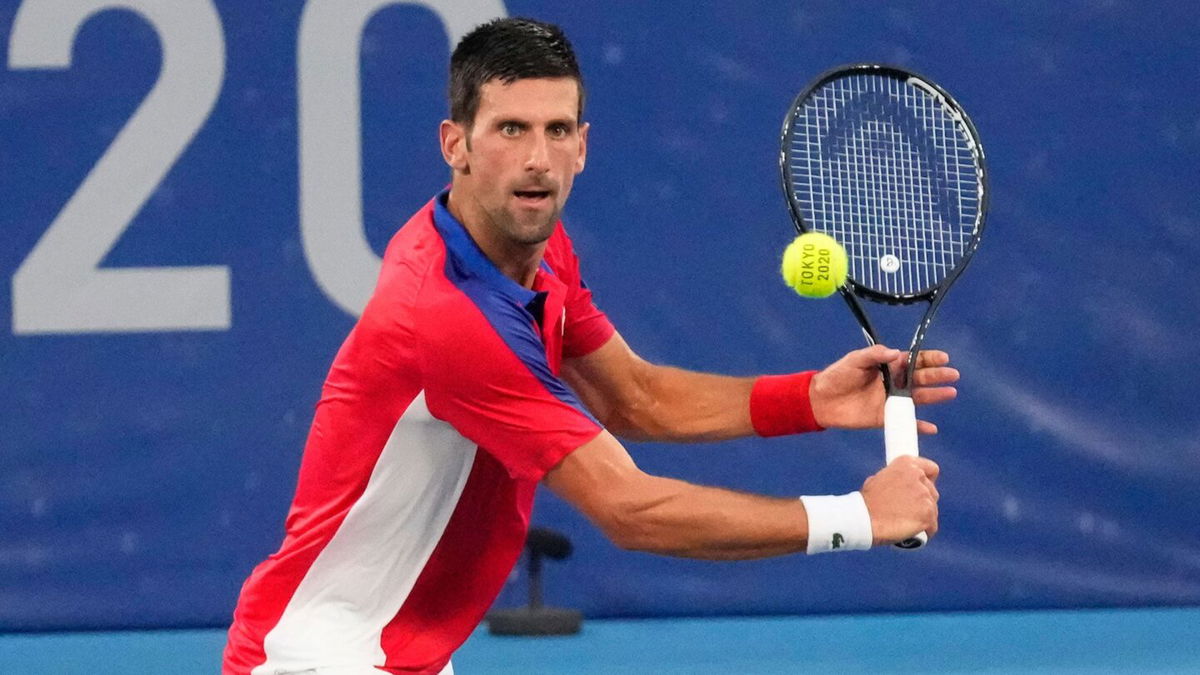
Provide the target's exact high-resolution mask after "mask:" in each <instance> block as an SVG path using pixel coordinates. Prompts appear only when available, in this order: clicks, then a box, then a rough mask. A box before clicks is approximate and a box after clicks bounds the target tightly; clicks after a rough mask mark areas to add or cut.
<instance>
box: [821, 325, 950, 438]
mask: <svg viewBox="0 0 1200 675" xmlns="http://www.w3.org/2000/svg"><path fill="white" fill-rule="evenodd" d="M885 363H886V364H888V368H889V369H890V370H891V372H892V377H893V378H894V381H896V382H897V383H899V382H900V380H902V379H903V378H904V372H905V367H906V366H907V365H908V354H907V353H906V352H902V351H900V350H898V349H889V348H887V347H884V346H883V345H875V346H873V347H867V348H866V349H859V350H856V351H852V352H850V353H849V354H847V355H845V356H843V357H842V358H841V359H839V360H838V361H837V362H835V363H833V364H832V365H830V366H829V367H828V368H826V369H825V370H822V371H821V372H819V373H817V374H816V375H815V376H813V379H812V383H811V384H810V385H809V396H810V398H811V400H812V408H813V415H814V416H815V417H816V419H817V424H820V425H821V426H823V427H827V428H839V429H870V428H874V427H878V426H881V425H882V424H883V401H884V399H885V398H886V397H887V394H886V393H885V392H884V388H883V383H882V382H881V381H880V378H881V377H882V374H881V373H880V372H879V366H880V364H885ZM948 363H950V356H949V355H948V354H946V352H943V351H937V350H928V351H921V352H919V353H918V354H917V368H916V370H915V371H914V372H913V387H912V396H913V402H914V403H916V404H917V405H928V404H930V403H943V402H945V401H949V400H951V399H953V398H954V397H955V396H957V395H958V391H957V390H956V389H955V388H954V387H952V386H949V385H951V384H953V383H955V382H957V381H958V371H957V370H955V369H954V368H950V367H948V366H947V364H948ZM917 431H919V432H920V433H923V434H936V433H937V427H936V426H934V425H933V424H931V423H929V422H926V421H924V420H918V421H917Z"/></svg>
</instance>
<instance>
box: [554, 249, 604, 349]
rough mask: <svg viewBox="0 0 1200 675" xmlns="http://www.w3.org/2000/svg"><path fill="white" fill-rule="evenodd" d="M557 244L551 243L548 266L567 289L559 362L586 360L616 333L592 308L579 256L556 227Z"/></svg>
mask: <svg viewBox="0 0 1200 675" xmlns="http://www.w3.org/2000/svg"><path fill="white" fill-rule="evenodd" d="M555 238H556V239H557V241H554V242H552V244H553V245H552V246H551V247H550V250H551V251H552V252H553V256H554V260H553V261H552V265H553V266H554V267H555V272H556V273H557V274H558V275H559V278H560V279H561V280H562V281H563V283H565V284H566V285H567V298H566V302H565V304H564V309H566V322H565V323H564V325H563V358H568V359H570V358H575V357H579V356H587V355H588V354H591V353H592V352H594V351H596V350H597V349H599V348H600V347H601V346H602V345H603V344H604V343H605V342H608V339H609V338H611V337H612V336H613V333H615V332H616V328H614V327H613V324H612V322H611V321H609V319H608V316H607V315H605V313H604V312H602V311H600V308H599V307H596V303H595V301H594V300H593V298H592V291H591V290H590V289H589V288H588V287H587V284H586V283H584V281H583V276H582V274H581V273H580V271H579V256H578V255H576V254H575V249H574V246H573V245H572V243H571V239H570V237H568V236H567V233H566V231H565V230H564V229H563V228H562V227H559V228H558V230H557V231H556V232H555Z"/></svg>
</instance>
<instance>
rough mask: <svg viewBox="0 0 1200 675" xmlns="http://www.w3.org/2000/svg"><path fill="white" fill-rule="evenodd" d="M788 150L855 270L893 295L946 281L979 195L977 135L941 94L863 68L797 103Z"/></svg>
mask: <svg viewBox="0 0 1200 675" xmlns="http://www.w3.org/2000/svg"><path fill="white" fill-rule="evenodd" d="M794 115H795V117H794V119H793V120H792V125H791V131H790V138H789V139H788V143H787V146H786V147H787V148H788V149H789V155H790V156H789V157H787V158H786V161H787V164H788V168H789V172H790V183H791V186H790V187H791V189H792V192H793V196H794V198H795V200H796V201H797V203H798V204H799V205H800V206H801V207H802V209H803V211H804V213H803V215H804V217H805V220H806V221H807V223H808V224H809V226H810V227H811V228H812V229H815V230H818V231H822V232H826V233H828V234H830V235H832V236H833V237H834V238H836V239H838V240H839V241H840V242H842V244H843V245H844V246H845V247H846V250H847V253H848V254H849V257H850V275H851V276H852V277H853V278H854V279H855V280H856V281H858V282H859V283H860V284H863V285H864V286H867V287H869V288H872V289H874V290H877V291H879V292H883V293H888V294H893V295H913V294H917V293H920V292H922V291H924V290H926V289H928V288H930V287H932V286H935V285H936V284H938V283H940V282H941V280H942V279H944V278H945V277H946V276H947V275H948V274H950V272H951V271H952V270H953V269H954V268H955V267H956V266H957V264H958V262H959V261H960V260H961V259H962V258H963V256H964V255H965V253H966V248H967V246H968V244H969V243H970V241H971V239H972V237H973V235H974V232H975V228H976V222H977V217H978V215H979V204H980V199H981V196H982V194H981V193H982V190H981V186H980V174H979V171H978V169H977V163H976V157H975V145H974V142H973V140H972V139H971V137H970V135H969V134H968V133H966V132H965V131H964V130H963V129H962V120H961V118H960V117H958V115H957V113H955V112H954V111H953V110H951V109H950V108H949V107H948V106H947V105H945V103H944V101H942V100H941V99H940V97H938V96H936V95H935V94H933V93H932V92H930V91H927V90H926V89H924V88H922V87H919V86H915V85H912V84H910V83H908V82H905V81H903V80H900V79H896V78H894V77H888V76H883V75H875V74H856V75H850V76H847V77H842V78H838V79H835V80H833V81H831V82H828V83H826V84H825V85H823V86H821V87H819V88H818V89H817V90H816V91H814V92H813V93H812V94H811V95H810V96H809V97H808V98H807V99H806V100H805V102H804V104H803V105H802V106H801V107H800V108H799V109H798V110H797V111H795V113H794Z"/></svg>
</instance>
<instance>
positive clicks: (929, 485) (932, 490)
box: [921, 478, 942, 502]
mask: <svg viewBox="0 0 1200 675" xmlns="http://www.w3.org/2000/svg"><path fill="white" fill-rule="evenodd" d="M921 485H924V486H925V489H926V490H929V495H930V496H931V497H933V501H934V502H936V501H937V500H939V499H941V498H942V493H940V492H938V489H937V486H936V485H934V484H933V481H931V480H929V479H928V478H922V479H921Z"/></svg>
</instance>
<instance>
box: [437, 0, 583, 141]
mask: <svg viewBox="0 0 1200 675" xmlns="http://www.w3.org/2000/svg"><path fill="white" fill-rule="evenodd" d="M531 77H570V78H574V80H575V83H576V84H577V85H579V110H578V115H579V117H580V118H582V117H583V76H582V75H580V73H579V63H578V62H576V60H575V50H574V49H572V48H571V43H570V41H568V40H567V36H566V35H564V34H563V32H562V29H561V28H559V27H558V26H555V25H554V24H551V23H543V22H541V21H535V20H533V19H525V18H520V17H512V18H504V19H495V20H493V21H489V22H488V23H485V24H483V25H482V26H478V27H476V28H475V29H474V30H472V31H471V32H470V33H467V35H466V36H465V37H463V39H462V40H461V41H460V42H459V43H458V46H457V47H455V48H454V53H453V54H451V55H450V91H449V97H450V119H452V120H454V121H455V122H458V123H459V124H464V125H466V126H467V127H468V128H470V126H471V125H472V124H473V123H474V122H475V113H477V112H479V89H480V87H482V86H483V85H484V83H486V82H489V81H491V80H493V79H497V78H498V79H499V80H500V81H501V82H504V83H505V84H511V83H512V82H514V81H516V80H519V79H524V78H531Z"/></svg>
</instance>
